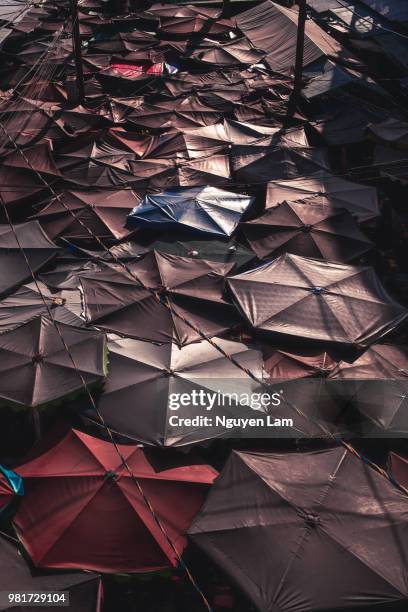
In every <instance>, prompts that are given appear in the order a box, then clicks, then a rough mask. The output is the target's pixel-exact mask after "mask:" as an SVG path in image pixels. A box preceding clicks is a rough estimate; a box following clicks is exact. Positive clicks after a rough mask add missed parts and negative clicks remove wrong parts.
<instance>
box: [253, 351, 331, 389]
mask: <svg viewBox="0 0 408 612" xmlns="http://www.w3.org/2000/svg"><path fill="white" fill-rule="evenodd" d="M263 355H264V360H265V366H264V367H265V370H266V372H267V373H268V375H269V377H270V379H271V380H277V381H279V380H295V379H298V378H305V377H308V376H325V375H327V374H328V373H329V372H331V371H332V370H333V368H334V367H335V365H336V361H335V360H334V358H333V357H332V356H331V355H330V354H329V353H327V352H326V351H320V350H316V349H312V348H309V349H306V348H304V349H303V350H301V351H300V350H297V351H296V352H294V351H293V350H289V351H288V350H284V349H282V348H275V347H273V346H270V345H269V344H267V345H265V346H264V347H263Z"/></svg>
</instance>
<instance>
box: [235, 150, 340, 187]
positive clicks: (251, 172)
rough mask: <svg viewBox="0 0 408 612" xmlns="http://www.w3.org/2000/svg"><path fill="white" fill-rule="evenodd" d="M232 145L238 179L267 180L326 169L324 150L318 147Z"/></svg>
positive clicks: (249, 181)
mask: <svg viewBox="0 0 408 612" xmlns="http://www.w3.org/2000/svg"><path fill="white" fill-rule="evenodd" d="M261 142H262V141H258V142H257V143H254V144H250V145H233V146H232V148H231V167H232V171H233V173H234V176H235V178H236V180H237V181H239V182H248V183H267V182H268V181H270V180H273V179H281V178H293V177H297V176H301V175H303V174H311V173H312V172H316V171H317V170H321V169H322V168H323V169H326V170H327V169H328V167H329V163H328V159H327V150H326V149H324V148H318V147H314V148H313V147H307V148H306V147H293V146H286V145H285V144H281V145H276V144H273V145H269V144H261Z"/></svg>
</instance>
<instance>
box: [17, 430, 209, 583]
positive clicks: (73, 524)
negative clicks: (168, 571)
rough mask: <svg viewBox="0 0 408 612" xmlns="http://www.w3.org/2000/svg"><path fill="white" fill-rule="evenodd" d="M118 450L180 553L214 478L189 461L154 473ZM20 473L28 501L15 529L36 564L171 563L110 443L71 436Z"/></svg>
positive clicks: (130, 450) (148, 567)
mask: <svg viewBox="0 0 408 612" xmlns="http://www.w3.org/2000/svg"><path fill="white" fill-rule="evenodd" d="M119 450H120V452H121V453H122V454H123V456H124V457H125V459H126V462H127V464H128V466H129V468H130V470H131V471H132V473H133V474H134V476H135V477H136V478H137V479H138V480H139V482H140V485H141V487H142V489H143V492H144V493H145V495H146V497H147V498H148V500H149V501H150V503H151V505H152V507H153V509H154V512H155V513H156V515H157V516H158V517H159V519H160V521H161V523H162V525H163V526H164V529H165V530H166V533H167V534H168V536H169V538H170V539H171V541H172V543H173V544H174V546H175V548H176V550H177V551H178V553H181V552H182V550H183V548H184V546H185V543H186V541H185V532H186V530H187V528H188V527H189V525H190V523H191V521H192V519H193V517H194V516H195V514H196V513H197V511H198V510H199V508H200V506H201V504H202V503H203V501H204V499H205V495H206V493H207V490H208V485H210V484H211V483H212V482H213V480H214V478H215V476H216V472H215V471H214V470H213V469H212V468H210V467H209V466H206V465H194V463H193V461H191V462H190V464H187V465H186V462H184V464H183V463H182V462H181V461H180V463H179V464H178V465H177V464H176V466H175V467H173V468H172V469H164V470H161V471H155V469H154V468H153V466H152V465H151V463H149V461H148V459H147V457H146V455H145V454H144V452H143V450H142V449H141V448H140V447H137V446H120V447H119ZM19 472H20V474H21V475H22V476H23V478H24V482H25V486H26V495H25V497H24V500H23V503H22V504H21V505H20V507H19V509H18V512H17V514H16V516H15V519H14V525H15V527H16V529H17V532H18V535H19V538H20V540H21V542H22V543H23V545H24V547H25V548H26V550H27V551H28V553H29V555H30V557H31V558H32V560H33V562H34V564H35V565H36V566H39V567H50V568H51V567H52V568H71V569H77V568H83V569H88V570H95V571H102V572H142V571H152V570H158V569H162V568H165V567H169V566H170V567H171V566H174V565H176V564H177V558H176V556H175V553H174V551H173V550H172V548H171V546H170V545H169V544H168V542H167V540H166V538H165V537H164V536H163V533H162V531H161V530H160V528H159V526H158V525H157V523H156V522H155V519H154V517H153V515H152V513H151V511H150V510H149V508H148V506H147V505H146V502H145V501H144V500H143V498H142V496H141V494H140V492H139V490H138V487H137V485H136V483H135V482H134V481H133V478H132V477H131V476H130V475H129V472H128V471H127V470H126V468H125V467H124V466H123V464H122V461H121V459H120V457H119V454H118V453H117V452H116V450H115V447H114V446H113V444H111V443H109V442H105V441H102V440H99V439H96V438H93V437H91V436H89V435H87V434H84V433H81V432H79V431H76V430H71V431H69V432H68V433H67V434H66V436H65V437H64V438H63V440H61V441H60V442H59V443H58V444H57V445H56V446H54V447H52V448H51V449H50V450H48V452H45V453H44V454H42V455H41V456H39V457H37V458H35V459H33V460H32V461H30V462H28V463H26V464H24V465H21V466H19ZM181 499H182V500H183V502H182V504H180V500H181ZM50 515H52V517H53V520H52V521H51V522H50V520H49V517H50Z"/></svg>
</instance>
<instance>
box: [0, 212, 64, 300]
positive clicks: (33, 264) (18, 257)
mask: <svg viewBox="0 0 408 612" xmlns="http://www.w3.org/2000/svg"><path fill="white" fill-rule="evenodd" d="M58 250H59V249H58V247H57V246H56V245H55V244H54V243H53V242H52V241H51V240H50V239H49V238H48V236H47V234H46V233H45V232H44V231H43V229H42V228H41V226H40V224H39V223H38V221H26V222H25V223H19V224H16V225H14V231H13V230H12V228H11V227H10V225H0V270H1V276H0V295H4V294H5V293H7V292H9V291H11V290H12V289H14V288H15V287H17V286H18V285H20V284H21V283H23V282H24V281H25V280H27V279H30V280H31V275H32V273H35V272H38V270H40V269H41V268H42V267H44V266H45V265H47V264H48V263H49V262H50V261H51V260H52V259H53V258H54V257H55V256H56V254H57V252H58ZM26 259H27V260H28V264H27V262H26Z"/></svg>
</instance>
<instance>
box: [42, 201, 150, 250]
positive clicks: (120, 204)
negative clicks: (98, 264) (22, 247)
mask: <svg viewBox="0 0 408 612" xmlns="http://www.w3.org/2000/svg"><path fill="white" fill-rule="evenodd" d="M139 203H140V198H139V196H138V195H137V194H136V193H135V192H134V191H132V190H130V189H112V190H102V189H100V190H96V189H94V190H92V191H64V192H63V193H62V194H60V196H59V198H53V199H52V200H51V202H50V203H49V204H47V206H45V208H43V209H42V210H41V211H40V212H39V213H37V214H36V215H34V216H33V218H34V219H37V220H38V221H39V222H40V223H41V225H42V226H43V227H44V229H45V230H46V232H47V233H48V234H49V235H50V236H52V237H53V238H55V237H57V236H64V237H65V238H68V239H75V240H77V239H82V240H83V239H85V240H90V239H92V236H91V233H92V234H93V235H95V236H98V237H99V238H105V239H106V238H124V237H126V236H127V235H128V234H129V233H130V232H129V230H127V229H126V228H125V224H126V219H127V216H128V214H129V213H130V212H131V210H132V209H133V208H134V207H135V206H137V205H138V204H139ZM67 209H68V210H67ZM81 222H82V224H83V225H81ZM84 225H85V227H84ZM86 228H88V229H89V232H88V231H87V229H86ZM90 232H91V233H90Z"/></svg>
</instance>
